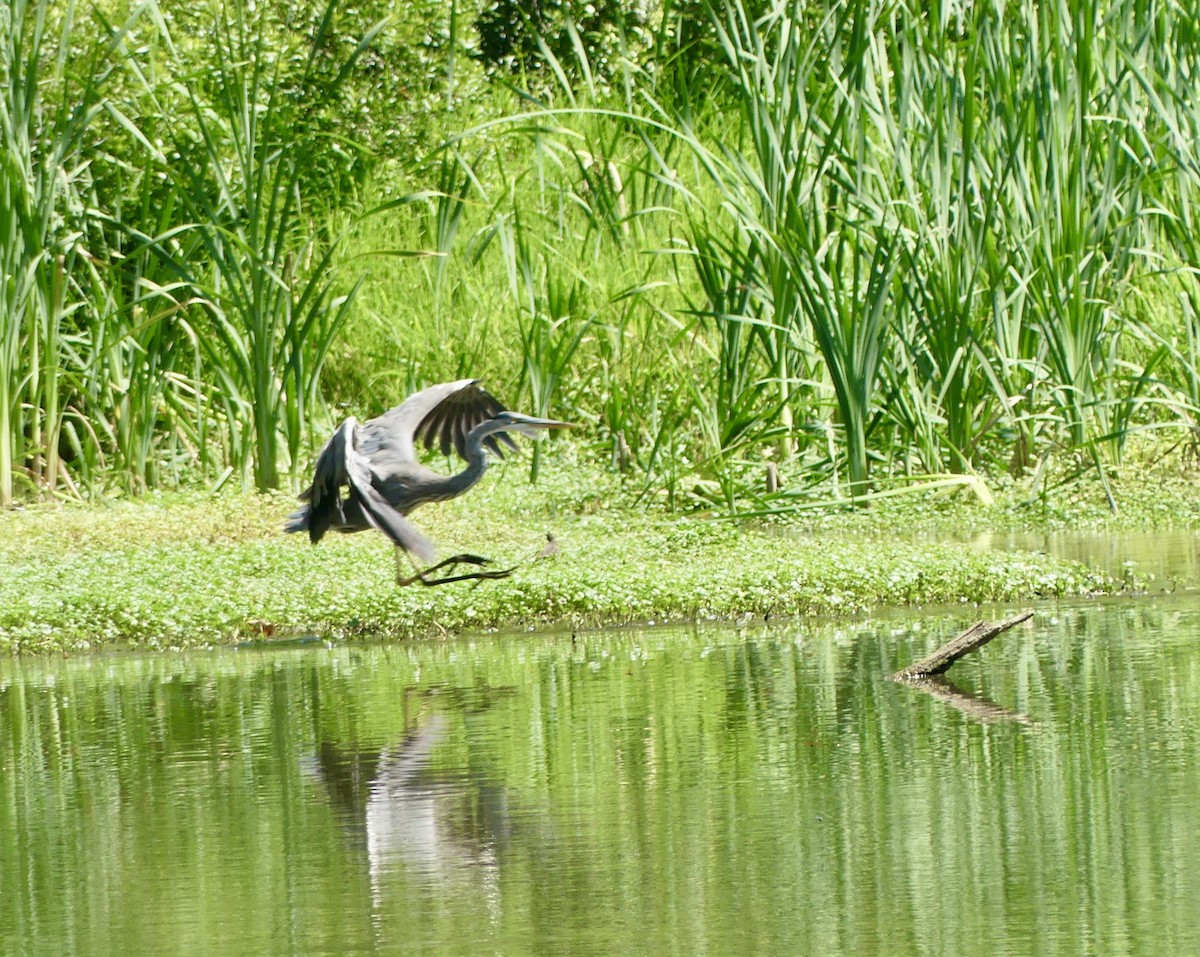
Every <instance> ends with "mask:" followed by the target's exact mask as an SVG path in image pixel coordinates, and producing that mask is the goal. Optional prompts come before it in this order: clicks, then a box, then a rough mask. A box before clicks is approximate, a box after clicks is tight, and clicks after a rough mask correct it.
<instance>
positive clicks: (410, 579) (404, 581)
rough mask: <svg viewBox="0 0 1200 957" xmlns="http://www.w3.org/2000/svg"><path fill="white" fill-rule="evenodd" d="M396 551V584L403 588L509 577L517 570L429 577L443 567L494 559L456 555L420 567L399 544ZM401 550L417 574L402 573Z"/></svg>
mask: <svg viewBox="0 0 1200 957" xmlns="http://www.w3.org/2000/svg"><path fill="white" fill-rule="evenodd" d="M396 552H397V555H396V584H397V585H398V586H400V587H401V588H403V587H404V586H406V585H413V584H416V583H417V582H420V583H421V584H422V585H429V586H432V585H448V584H449V583H450V582H464V581H472V580H482V579H485V578H507V577H508V576H509V575H511V574H512V573H513V572H515V571H516V570H517V569H516V567H515V566H514V567H512V568H505V569H500V570H497V571H487V572H484V571H479V572H467V573H466V574H464V575H446V576H443V577H441V578H429V577H427V576H428V575H429V574H430V573H431V572H436V571H438V570H440V569H443V568H449V569H453V568H455V567H456V566H458V565H490V564H491V563H492V560H491V559H490V558H484V557H483V556H482V555H455V556H453V557H452V558H447V559H446V560H445V561H440V562H438V563H437V564H436V565H430V566H429V567H428V568H420V567H418V566H417V563H416V561H415V559H413V557H412V556H411V555H408V552H404V549H402V548H401V547H400V546H399V545H397V546H396ZM400 552H404V554H405V555H408V557H409V560H410V561H412V565H413V568H415V569H416V573H415V574H413V575H409V576H407V577H405V576H403V575H401V567H400V555H399V553H400Z"/></svg>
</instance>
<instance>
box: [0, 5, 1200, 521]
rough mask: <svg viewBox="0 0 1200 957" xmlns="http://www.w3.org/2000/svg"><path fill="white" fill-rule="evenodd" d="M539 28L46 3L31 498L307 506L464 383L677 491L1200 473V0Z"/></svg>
mask: <svg viewBox="0 0 1200 957" xmlns="http://www.w3.org/2000/svg"><path fill="white" fill-rule="evenodd" d="M576 7H578V9H576ZM537 9H538V11H539V12H538V14H537V16H536V17H534V18H532V19H530V18H523V17H521V16H520V11H519V5H517V6H514V5H511V4H505V3H492V4H486V5H475V6H472V5H462V4H456V3H444V2H434V0H426V2H418V3H412V4H406V5H405V6H404V9H403V10H398V11H396V13H395V15H394V16H392V17H390V18H388V17H385V16H384V14H385V13H386V12H387V8H386V6H385V5H384V4H382V3H374V2H367V3H363V4H358V5H354V6H350V5H343V4H340V3H339V2H337V0H328V2H320V3H314V4H312V5H310V6H305V5H303V4H301V5H300V6H299V7H297V6H296V5H294V4H290V3H289V4H284V3H263V4H258V5H249V4H243V3H241V2H239V0H210V2H208V3H200V4H194V5H189V6H188V8H187V9H186V11H185V10H184V9H183V8H178V9H176V8H175V5H171V6H170V8H160V7H159V6H158V5H156V4H155V3H154V2H153V0H149V2H145V3H141V4H137V5H136V6H135V5H133V4H130V3H127V2H124V0H106V2H102V3H99V4H96V5H95V6H90V7H84V6H81V5H78V4H75V3H74V2H69V3H66V4H63V3H51V2H49V0H14V2H13V3H11V4H10V5H9V6H8V8H7V16H6V18H5V19H4V20H3V22H0V75H2V77H3V81H4V82H3V84H2V90H3V93H2V96H0V156H2V157H3V161H2V162H0V200H2V201H0V275H2V276H3V280H4V281H3V283H0V502H2V503H4V504H8V503H10V502H13V501H14V500H22V499H23V500H29V499H32V498H37V497H45V496H75V497H84V498H87V497H96V496H98V495H100V494H102V493H112V492H115V491H118V490H126V491H129V492H135V493H136V492H142V491H144V490H146V489H148V488H169V487H174V486H179V485H184V486H189V485H191V486H195V485H202V486H206V487H211V486H214V485H218V484H222V483H224V482H226V481H232V482H233V483H234V484H239V485H247V486H248V485H251V484H253V485H255V486H257V487H258V488H260V489H268V488H276V487H284V488H294V487H295V486H296V485H297V484H298V483H299V481H300V480H301V476H302V473H303V470H304V469H305V467H306V466H307V464H308V462H309V461H310V458H311V454H312V451H313V449H314V446H315V445H316V444H317V443H319V442H320V441H321V440H322V439H323V437H324V435H325V434H326V432H327V429H328V427H329V425H330V423H331V422H332V421H334V420H336V419H337V418H339V417H340V416H341V415H343V414H344V413H345V412H347V411H350V412H354V413H355V414H359V415H362V414H368V413H374V412H377V411H379V410H380V409H381V408H383V407H385V406H386V405H388V404H390V403H392V402H393V401H395V400H397V399H398V398H399V397H401V396H402V395H403V394H404V393H405V391H406V390H408V389H410V388H412V387H414V386H417V385H420V384H425V383H429V382H433V381H439V380H442V379H446V378H454V377H458V376H462V375H474V376H480V377H483V378H484V379H485V380H486V381H487V383H488V384H489V385H490V386H491V387H492V388H493V389H494V390H495V391H496V392H497V393H498V394H499V395H500V396H501V397H502V398H503V400H504V401H505V402H507V403H509V404H511V405H513V406H515V407H519V408H522V409H524V410H526V411H529V412H531V413H539V412H552V413H553V414H555V415H556V416H558V417H562V418H572V419H576V420H578V421H580V422H582V423H585V424H586V425H587V426H588V428H587V429H586V430H584V432H583V438H582V439H581V440H580V441H581V442H582V443H583V446H584V452H585V453H586V454H585V455H584V459H583V461H584V467H585V468H588V469H591V470H601V469H611V470H613V471H614V472H617V473H621V474H622V475H623V476H624V480H625V482H626V483H627V485H629V486H630V487H633V488H636V489H637V490H638V491H640V492H641V493H642V494H643V495H646V496H652V497H654V498H655V499H661V500H663V501H665V502H666V503H667V504H668V505H670V506H672V507H693V506H702V507H712V506H715V507H717V508H718V509H720V510H724V511H739V512H747V511H750V512H763V511H767V512H770V511H778V510H782V509H788V508H791V507H794V506H795V505H797V504H807V503H808V502H810V501H812V500H814V499H815V500H828V499H839V498H844V497H846V496H848V495H851V494H854V493H858V494H865V493H866V492H867V491H868V490H869V489H873V490H875V491H877V492H878V491H881V490H888V489H892V488H905V487H908V486H909V485H912V484H917V485H919V484H921V483H922V482H925V481H930V480H931V477H934V476H946V475H948V474H949V475H954V474H962V475H965V476H968V477H969V478H968V479H965V480H964V481H968V482H970V483H973V487H974V488H976V490H977V491H979V492H980V493H981V494H985V495H986V494H987V490H986V488H984V486H983V485H982V484H980V482H979V480H978V479H976V478H974V476H982V480H983V482H986V483H989V484H991V483H993V482H994V480H995V478H996V477H997V476H1000V475H1003V474H1005V473H1011V474H1012V475H1015V476H1018V477H1019V478H1021V479H1022V480H1025V481H1030V482H1032V483H1033V484H1034V485H1035V487H1036V488H1040V487H1043V483H1044V482H1045V481H1046V478H1047V476H1048V475H1050V474H1052V473H1053V474H1057V475H1060V476H1061V475H1067V476H1070V475H1071V474H1075V473H1076V472H1077V471H1078V470H1080V469H1087V470H1091V471H1095V472H1097V473H1098V474H1099V475H1100V477H1101V478H1102V480H1103V479H1106V478H1107V477H1108V475H1109V474H1110V472H1111V470H1112V469H1113V468H1114V466H1117V465H1119V464H1120V463H1121V462H1122V458H1123V456H1124V455H1125V454H1126V450H1127V448H1128V446H1129V444H1130V440H1131V438H1132V437H1134V436H1135V435H1139V434H1149V433H1153V434H1154V435H1157V436H1161V438H1160V439H1158V440H1156V441H1157V448H1158V449H1159V450H1162V451H1166V450H1169V449H1181V450H1183V451H1185V452H1190V451H1192V450H1194V448H1195V438H1194V436H1195V430H1194V423H1195V415H1196V410H1197V408H1200V285H1198V281H1197V274H1196V266H1197V265H1198V264H1200V242H1198V241H1197V239H1196V234H1195V232H1194V230H1193V228H1192V215H1193V213H1192V210H1193V206H1194V204H1195V201H1196V200H1197V198H1200V154H1198V153H1197V145H1196V144H1197V143H1200V106H1198V103H1200V101H1197V99H1196V97H1195V90H1194V77H1195V76H1196V75H1197V70H1198V69H1200V32H1198V31H1197V30H1196V28H1195V23H1194V18H1192V17H1190V15H1188V14H1187V12H1186V11H1185V10H1183V9H1181V8H1177V7H1174V6H1171V5H1147V4H1143V3H1137V2H1132V0H1129V2H1125V0H1116V2H1101V0H1091V2H1081V0H1073V2H1071V3H1065V2H1064V3H1059V4H1041V3H1032V2H1010V3H1002V4H993V3H986V4H977V5H972V6H962V5H957V6H956V5H944V4H935V5H933V6H932V7H929V6H928V5H926V4H917V3H913V2H904V0H840V2H825V3H821V2H794V3H780V4H775V5H770V4H762V3H750V2H748V0H746V2H737V0H731V2H729V3H725V4H717V5H716V6H715V7H712V8H709V7H707V6H706V5H704V4H697V3H685V4H672V3H669V2H667V3H663V4H661V5H656V4H650V5H634V4H629V5H623V4H618V3H605V4H598V5H588V6H586V7H584V6H582V5H575V4H572V3H569V2H564V3H561V4H558V3H555V4H542V5H539V6H538V8H537ZM767 462H774V463H775V466H776V467H777V468H778V470H779V473H780V475H781V479H782V484H781V489H780V490H779V491H777V492H773V493H770V494H768V493H766V492H764V474H765V469H766V463H767ZM537 465H538V460H537V458H536V457H535V459H534V463H533V469H534V472H535V473H536V470H537Z"/></svg>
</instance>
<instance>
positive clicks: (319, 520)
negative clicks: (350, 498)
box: [289, 418, 358, 543]
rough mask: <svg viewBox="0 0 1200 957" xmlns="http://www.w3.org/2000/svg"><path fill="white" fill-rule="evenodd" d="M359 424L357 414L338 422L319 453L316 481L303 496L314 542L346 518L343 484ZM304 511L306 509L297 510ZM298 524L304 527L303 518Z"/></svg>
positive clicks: (308, 524)
mask: <svg viewBox="0 0 1200 957" xmlns="http://www.w3.org/2000/svg"><path fill="white" fill-rule="evenodd" d="M357 427H358V423H357V422H356V421H355V420H354V419H353V418H349V419H347V420H346V421H345V422H343V423H342V424H341V425H340V426H338V429H337V431H336V432H334V433H333V435H331V436H330V437H329V441H328V442H326V443H325V446H324V448H322V449H321V454H320V455H318V456H317V464H316V466H315V467H314V468H313V480H312V485H311V486H309V488H307V489H306V490H305V491H304V493H303V494H302V495H301V496H300V498H301V500H302V501H307V502H308V510H307V512H308V518H307V527H308V537H309V539H310V540H311V541H313V542H314V543H316V542H319V541H320V540H321V538H322V536H324V534H325V533H326V532H327V531H329V527H330V526H331V525H333V524H334V523H335V522H336V523H337V524H345V522H346V516H345V513H344V511H343V509H342V486H343V485H345V484H346V464H345V463H346V450H347V449H351V450H353V448H354V430H355V429H356V428H357ZM302 514H303V511H302V512H300V513H297V515H302ZM295 517H296V516H293V518H295ZM294 524H295V525H296V527H297V528H300V527H303V526H302V523H300V522H295V523H294ZM289 528H290V526H289Z"/></svg>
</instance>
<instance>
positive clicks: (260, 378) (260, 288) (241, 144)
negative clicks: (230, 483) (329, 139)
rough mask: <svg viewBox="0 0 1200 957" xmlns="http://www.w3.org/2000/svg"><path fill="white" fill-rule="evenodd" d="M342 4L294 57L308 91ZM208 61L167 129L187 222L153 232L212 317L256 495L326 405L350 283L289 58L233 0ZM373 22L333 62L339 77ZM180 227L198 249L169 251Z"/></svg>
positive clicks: (235, 441) (221, 8)
mask: <svg viewBox="0 0 1200 957" xmlns="http://www.w3.org/2000/svg"><path fill="white" fill-rule="evenodd" d="M337 7H338V0H329V2H328V3H327V4H326V5H325V7H324V12H323V15H322V19H321V22H320V25H319V27H318V31H317V34H316V36H314V37H313V38H312V40H311V42H310V45H309V48H308V50H306V51H302V55H303V56H305V57H307V68H306V71H305V73H304V74H303V75H302V77H301V80H300V82H299V88H300V89H304V88H305V85H306V83H307V81H308V77H309V75H310V74H312V73H313V72H314V70H315V69H316V65H317V59H316V58H317V56H318V52H319V51H320V50H321V49H322V48H323V41H324V36H325V34H326V33H327V32H328V31H329V30H331V29H333V27H334V23H335V14H336V12H337ZM213 14H214V22H213V24H212V27H213V29H212V32H211V42H212V47H211V56H212V59H211V62H210V63H209V64H208V65H207V68H206V70H205V72H204V73H203V74H202V75H198V76H194V77H192V78H190V79H189V80H188V81H187V84H186V101H185V102H186V103H187V104H188V105H189V106H190V113H189V115H188V117H187V121H188V122H187V124H179V125H177V126H176V127H175V129H176V132H175V138H174V155H173V156H172V157H171V162H170V163H169V172H170V176H171V177H172V181H173V183H174V186H175V188H176V190H177V195H178V203H179V208H180V209H181V210H182V211H183V213H184V214H185V215H186V216H187V217H189V219H190V220H191V222H190V223H188V224H186V226H184V227H182V229H181V228H179V227H177V228H176V229H174V230H169V231H168V232H167V233H165V234H160V235H159V236H157V237H154V239H153V240H152V242H153V244H154V246H155V248H156V249H157V250H158V251H159V252H160V254H162V255H163V256H164V258H166V259H169V260H170V261H171V262H172V263H173V264H174V265H175V267H176V269H177V271H178V275H179V276H180V277H181V278H182V279H184V280H185V281H186V283H187V284H188V286H189V287H190V288H191V289H192V290H193V296H194V298H195V299H196V300H197V301H199V302H200V303H202V304H203V308H204V312H205V313H206V323H205V328H204V333H203V334H202V335H201V337H200V338H201V342H202V344H203V345H204V348H205V350H206V357H207V361H208V364H209V368H210V370H211V375H212V376H213V378H214V379H215V384H216V385H217V389H218V394H219V396H220V402H221V405H222V406H223V413H224V414H223V421H224V422H225V424H226V427H227V428H228V430H229V440H228V442H229V449H230V453H231V455H232V456H233V459H234V462H233V464H234V465H235V466H236V467H238V468H240V469H241V470H242V471H243V472H244V473H245V472H247V471H248V470H249V469H250V468H251V467H252V469H253V479H254V484H255V486H256V487H257V488H259V489H270V488H276V487H278V485H279V483H280V476H281V472H286V473H288V474H290V475H291V476H292V477H293V480H295V478H296V476H297V474H298V469H299V467H300V465H301V460H302V453H303V452H304V451H305V450H306V448H307V445H308V443H309V439H310V431H309V430H310V426H311V418H312V416H313V413H314V411H315V410H316V409H318V408H319V407H320V402H321V394H320V389H319V384H320V375H321V368H322V365H323V363H324V361H325V358H326V356H327V355H328V352H329V349H330V347H331V346H332V344H333V341H334V339H335V337H336V335H337V333H338V330H339V329H340V328H341V326H342V325H343V324H344V322H345V320H346V317H347V316H348V314H349V308H350V305H351V303H352V301H353V298H354V295H355V292H356V290H357V288H358V287H357V284H356V283H349V284H346V283H345V282H344V281H343V280H342V279H341V277H339V275H338V274H337V272H336V270H335V258H334V257H335V253H336V249H337V245H338V243H337V237H332V238H330V237H326V236H324V235H323V234H322V232H321V230H320V229H319V228H318V226H317V225H316V223H317V222H318V216H319V213H320V212H321V211H322V208H323V202H328V198H325V200H324V201H322V200H321V199H319V198H318V197H315V196H312V195H309V194H308V193H307V192H306V190H305V186H306V179H305V177H306V174H308V173H309V172H310V171H311V170H314V169H317V168H318V167H319V163H317V153H318V151H319V150H320V149H322V148H323V147H324V146H325V145H326V144H325V143H323V142H321V141H318V140H315V139H314V138H313V137H312V136H306V135H301V134H303V133H304V132H305V129H306V127H305V125H304V124H303V123H301V122H300V120H301V119H302V118H303V104H302V103H295V102H292V101H290V100H288V99H287V98H286V96H285V94H284V92H283V90H284V87H283V84H282V83H281V82H280V78H281V70H282V67H283V63H284V58H283V57H281V56H279V55H278V54H279V51H276V50H273V49H270V48H269V47H268V45H267V39H266V32H265V30H266V28H265V21H264V20H263V19H262V18H258V19H257V21H256V19H255V17H254V15H253V14H252V12H251V10H250V8H249V7H247V6H245V5H243V3H242V2H241V0H224V2H221V3H219V4H217V5H216V8H215V9H214V11H213ZM380 27H381V25H377V26H376V27H375V28H374V30H372V31H370V32H369V33H368V35H367V36H365V37H364V38H363V39H362V40H361V41H360V43H359V45H358V47H357V48H356V50H355V51H354V52H353V53H352V54H351V55H350V57H349V59H348V60H347V61H346V62H344V63H343V64H342V65H341V68H340V70H339V73H338V74H337V77H336V78H335V81H334V82H335V83H336V82H338V81H341V80H344V78H345V76H346V75H347V73H348V72H349V70H350V68H351V67H352V65H353V62H354V60H355V59H356V58H357V56H358V55H360V54H361V53H362V51H363V50H364V49H365V48H366V46H367V45H368V44H369V42H370V39H371V37H372V36H373V35H374V33H375V32H377V31H378V29H380ZM183 230H186V231H189V232H191V233H193V234H194V236H195V237H196V240H197V245H198V247H199V250H200V252H201V255H199V256H190V257H187V258H183V257H179V256H175V255H173V251H174V249H175V247H173V246H171V245H169V242H168V241H169V240H170V239H171V238H173V237H174V236H176V235H178V234H179V233H180V232H181V231H183Z"/></svg>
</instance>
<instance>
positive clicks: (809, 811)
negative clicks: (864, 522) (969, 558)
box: [0, 589, 1200, 957]
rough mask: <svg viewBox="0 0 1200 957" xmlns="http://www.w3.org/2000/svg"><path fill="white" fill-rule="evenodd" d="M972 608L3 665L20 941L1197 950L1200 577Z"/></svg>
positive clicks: (273, 950)
mask: <svg viewBox="0 0 1200 957" xmlns="http://www.w3.org/2000/svg"><path fill="white" fill-rule="evenodd" d="M1014 610H1015V609H1012V608H996V609H985V610H984V611H983V613H982V614H984V615H986V616H987V617H1000V616H1001V615H1005V614H1008V613H1011V612H1013V611H1014ZM979 615H980V613H979V612H978V611H974V610H962V611H961V612H955V613H953V614H950V613H927V614H925V615H924V616H918V615H915V614H903V615H902V614H897V615H894V616H884V617H879V618H873V619H870V620H867V621H863V622H860V623H855V624H849V625H846V624H843V625H841V626H839V627H832V626H820V627H818V626H814V625H812V624H810V623H803V622H793V623H789V624H786V625H778V626H772V627H770V628H766V627H761V626H756V627H750V628H744V629H740V630H739V629H734V628H715V627H713V628H707V627H706V628H700V629H694V628H692V629H667V628H662V629H650V630H644V631H619V632H617V631H614V632H607V633H599V634H589V635H586V636H585V635H580V636H579V637H578V638H577V639H576V640H574V641H573V640H572V638H571V636H570V635H569V634H567V635H556V636H546V635H537V636H534V635H522V636H511V635H508V636H495V637H490V638H486V639H474V640H461V641H454V642H443V643H431V644H422V645H405V646H397V645H390V646H375V645H356V646H339V647H334V648H328V647H326V646H325V645H323V644H320V643H313V644H308V645H299V646H290V647H277V648H271V649H241V650H232V649H228V650H221V651H216V652H209V653H193V654H186V655H171V654H158V655H154V656H141V655H107V656H93V657H84V658H79V659H69V660H57V659H56V660H49V659H18V660H4V661H2V662H0V953H2V954H4V955H11V957H17V955H34V954H38V955H41V954H46V955H89V957H92V955H104V954H122V955H141V954H146V955H176V954H178V955H188V957H202V955H210V954H211V955H237V954H246V955H259V954H286V955H292V954H296V955H300V954H303V955H320V954H330V955H334V954H337V955H342V954H397V955H399V954H406V955H407V954H437V955H444V954H463V955H480V954H506V955H520V954H580V955H599V954H624V953H631V954H639V955H641V954H645V955H657V954H679V955H696V954H737V955H742V954H763V955H783V954H797V955H801V954H813V955H836V954H887V955H903V954H921V955H939V954H945V955H955V957H961V955H968V954H987V955H996V954H1013V955H1028V954H1033V953H1037V954H1039V955H1053V954H1071V955H1075V954H1146V955H1155V957H1159V955H1163V954H1190V953H1197V952H1200V905H1198V904H1197V901H1200V867H1197V849H1198V848H1200V768H1198V764H1197V758H1198V756H1200V595H1198V594H1197V593H1195V592H1187V591H1184V590H1182V589H1180V590H1178V591H1177V592H1176V593H1175V594H1172V595H1166V596H1160V597H1156V598H1148V599H1141V600H1136V601H1131V600H1124V601H1120V602H1095V603H1085V604H1076V605H1062V606H1055V607H1054V608H1043V609H1041V610H1040V611H1039V614H1038V616H1037V617H1036V619H1035V621H1034V623H1033V624H1032V625H1031V626H1022V627H1020V628H1018V629H1016V630H1014V631H1011V632H1009V633H1007V634H1005V635H1003V636H1002V637H1000V638H999V639H997V640H996V641H995V642H993V643H992V644H991V645H989V646H988V647H987V648H985V649H984V650H983V651H982V652H980V653H979V654H977V655H973V656H971V657H970V658H968V659H965V660H964V661H963V662H960V663H959V664H958V665H956V666H955V667H954V668H953V669H952V670H951V672H950V676H951V677H952V678H953V679H954V681H955V683H956V684H957V686H958V687H957V690H954V689H946V688H940V689H934V690H935V692H936V693H926V692H924V691H921V690H917V689H914V688H909V687H905V686H901V685H897V684H894V683H892V682H889V681H887V680H886V679H885V677H884V676H885V675H886V674H888V673H889V672H890V671H892V670H894V669H896V668H898V667H900V666H901V665H904V664H907V663H909V662H910V661H912V660H915V659H916V658H917V657H919V656H920V655H922V654H924V653H926V652H927V651H929V650H930V649H931V648H932V647H934V646H935V645H937V644H939V643H940V642H941V641H942V640H943V639H945V638H946V637H948V636H950V635H951V634H953V633H954V632H956V631H957V630H958V629H959V628H961V627H963V626H965V625H966V624H969V623H970V621H971V620H972V619H973V618H975V617H979Z"/></svg>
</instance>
